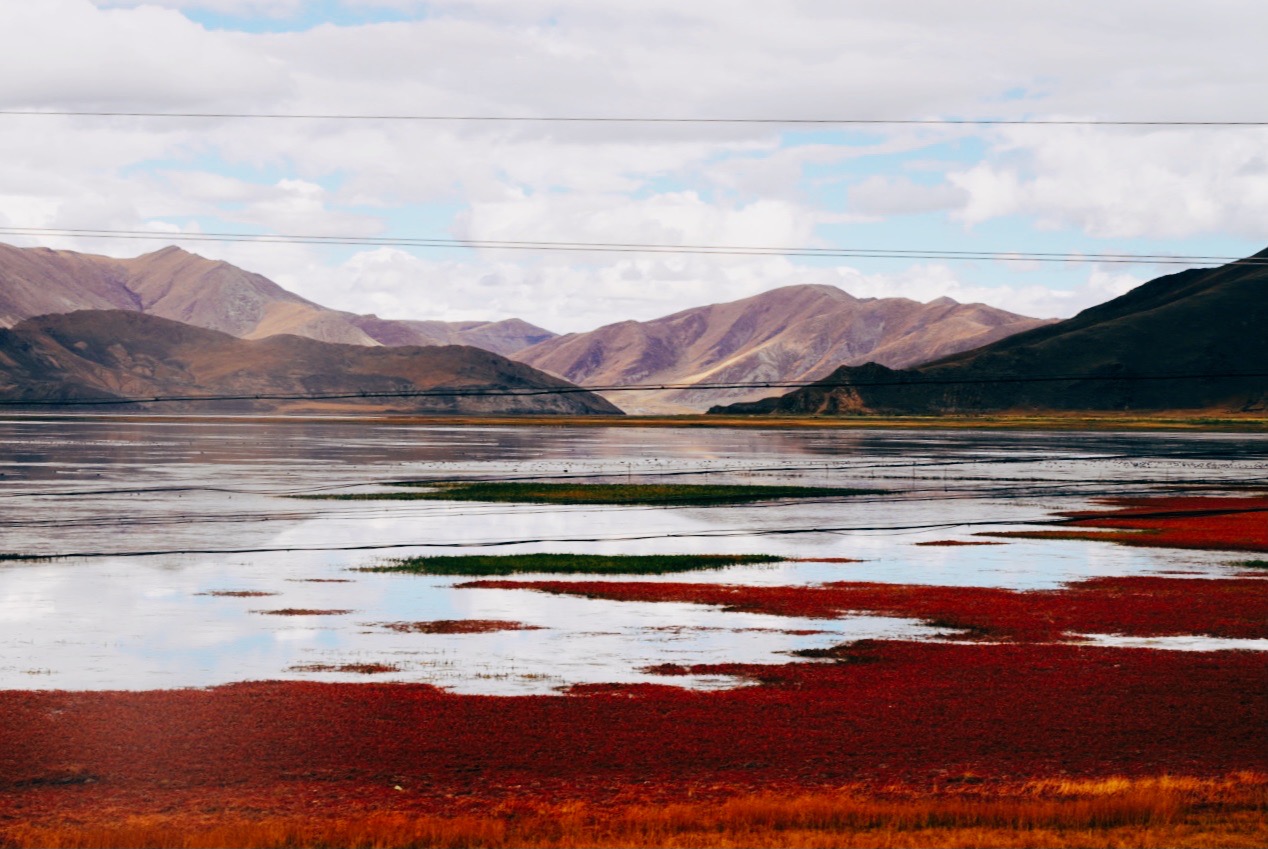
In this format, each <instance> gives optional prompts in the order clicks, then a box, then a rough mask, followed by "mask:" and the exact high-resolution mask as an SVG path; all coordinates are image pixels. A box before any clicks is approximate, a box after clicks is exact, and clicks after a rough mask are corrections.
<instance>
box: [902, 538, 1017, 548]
mask: <svg viewBox="0 0 1268 849" xmlns="http://www.w3.org/2000/svg"><path fill="white" fill-rule="evenodd" d="M915 545H924V546H944V547H948V548H949V547H951V546H956V545H1006V543H1002V542H988V541H986V540H982V539H977V540H968V539H933V540H929V541H928V542H918V543H915Z"/></svg>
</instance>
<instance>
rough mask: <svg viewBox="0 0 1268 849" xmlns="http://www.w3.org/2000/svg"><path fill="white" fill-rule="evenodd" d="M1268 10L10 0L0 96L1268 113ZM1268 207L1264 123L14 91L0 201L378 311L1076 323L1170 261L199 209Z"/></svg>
mask: <svg viewBox="0 0 1268 849" xmlns="http://www.w3.org/2000/svg"><path fill="white" fill-rule="evenodd" d="M1266 30H1268V5H1265V4H1263V3H1261V2H1258V0H1208V2H1205V3H1202V4H1197V3H1185V2H1179V0H1114V2H1109V3H1106V2H1103V0H1098V1H1097V2H1086V0H1068V2H1062V3H1049V2H1042V0H1013V1H1012V2H1005V0H991V2H982V1H981V0H954V1H953V0H761V2H756V0H692V2H690V3H684V2H681V0H439V1H438V2H420V0H153V2H134V0H38V2H35V0H0V112H3V111H8V112H22V111H40V112H50V111H52V112H57V111H62V112H65V111H80V112H84V111H89V112H149V113H165V114H168V115H170V114H172V113H204V114H205V113H216V114H226V113H228V114H235V115H243V114H246V115H251V114H254V115H259V114H285V115H309V116H314V115H316V116H329V115H362V116H364V115H451V116H452V115H468V116H471V115H479V116H498V117H522V118H542V117H608V118H630V117H635V118H637V117H656V118H696V119H699V118H756V119H767V120H768V121H769V119H891V120H894V119H896V120H910V119H920V120H924V119H1008V120H1032V121H1033V120H1048V121H1051V120H1075V121H1085V120H1097V121H1257V120H1263V119H1265V118H1268V114H1265V113H1264V112H1263V111H1262V108H1260V107H1259V104H1263V103H1265V102H1268V51H1265V50H1264V49H1263V46H1262V43H1261V39H1260V37H1259V36H1260V34H1261V33H1262V32H1264V31H1266ZM1265 222H1268V127H1192V126H1190V127H1184V126H1148V127H1139V126H1137V127H1122V126H1089V125H1061V126H1053V125H1046V126H1045V125H1038V126H1036V125H1033V124H1032V125H1030V126H1016V125H965V124H941V125H937V124H934V125H910V124H908V125H903V124H891V125H864V126H859V125H841V124H836V125H834V124H781V123H778V122H774V123H771V122H766V123H751V124H718V123H622V122H601V123H585V122H577V123H561V122H548V121H547V122H540V121H538V122H534V121H522V122H478V121H477V122H462V121H406V120H384V119H375V120H337V119H332V118H326V117H316V118H302V119H263V118H241V117H220V118H208V117H163V118H156V117H123V116H100V115H98V116H65V115H59V116H51V115H41V116H31V115H15V114H8V115H3V114H0V228H38V229H62V230H98V231H100V230H108V231H124V232H128V233H136V232H141V233H146V234H151V235H153V236H154V238H152V239H139V238H99V237H92V238H89V237H86V236H74V235H13V234H3V233H0V241H5V242H8V243H10V244H16V245H22V246H32V245H45V246H49V247H54V248H60V249H69V250H81V251H91V252H94V253H105V254H109V255H113V256H135V255H138V254H141V253H145V252H148V251H151V250H156V249H158V248H159V247H162V246H163V245H165V244H177V245H181V246H182V247H185V248H187V249H189V250H192V251H195V252H197V253H199V254H202V255H203V256H207V257H212V258H216V259H223V260H226V261H228V262H232V263H234V264H236V265H239V266H241V267H243V268H246V269H248V270H251V271H256V272H259V273H262V274H264V275H266V276H268V277H270V278H271V279H273V280H275V281H277V282H278V283H280V284H282V285H283V286H285V287H287V288H288V289H291V290H292V291H295V292H297V293H299V294H301V295H303V296H305V297H308V298H310V299H313V300H315V301H317V302H319V303H322V304H324V305H327V306H331V307H335V308H339V309H346V310H351V311H354V312H361V313H376V314H378V315H380V316H383V317H387V318H414V319H442V320H448V321H457V320H496V319H503V318H509V317H512V316H514V317H519V318H523V319H525V320H527V321H530V322H532V323H534V324H537V325H540V326H542V327H546V328H548V329H551V330H554V331H556V332H573V331H584V330H589V329H593V328H595V327H598V326H600V325H603V324H607V323H611V322H616V321H623V320H627V319H637V320H647V319H651V318H655V317H658V316H661V315H665V314H668V313H671V312H675V311H677V310H681V309H686V308H688V307H692V306H697V305H701V304H706V303H716V302H721V301H729V300H735V299H737V298H743V297H748V296H750V295H754V294H757V293H759V292H763V291H766V290H769V289H774V288H777V287H779V286H786V285H793V284H804V283H817V284H829V285H834V286H839V287H840V288H842V289H845V290H846V291H848V292H850V293H851V294H853V295H855V296H858V297H907V298H913V299H916V300H920V301H929V300H933V299H935V298H938V297H942V296H949V297H951V298H954V299H956V300H958V301H962V302H982V303H987V304H990V305H993V306H997V307H1002V308H1004V309H1009V310H1013V311H1016V312H1020V313H1023V314H1027V315H1034V316H1041V317H1065V316H1069V315H1072V314H1074V313H1075V312H1077V311H1079V310H1081V309H1084V308H1086V307H1088V306H1091V305H1094V304H1096V303H1100V302H1102V301H1104V300H1107V299H1109V298H1111V297H1114V296H1116V295H1118V294H1121V293H1123V292H1125V291H1127V290H1128V289H1130V288H1131V287H1133V286H1135V285H1138V284H1139V283H1141V282H1144V281H1146V280H1149V279H1152V278H1154V277H1157V276H1159V275H1161V274H1164V273H1170V272H1172V271H1175V270H1177V268H1179V267H1182V266H1175V265H1163V264H1156V263H1149V262H1132V263H1108V262H1090V261H1063V262H1036V261H1034V260H1032V259H1026V258H1015V257H1014V258H1007V257H1005V258H1001V259H973V260H967V259H966V260H955V259H946V258H943V259H928V258H918V257H907V258H897V259H895V258H853V257H850V258H842V257H805V256H783V255H761V256H755V255H751V254H749V255H745V254H733V255H717V254H711V255H699V254H689V253H672V252H670V253H664V252H661V253H648V252H640V251H638V250H632V251H624V252H599V251H584V250H583V251H558V250H556V251H541V250H531V251H530V250H508V249H494V248H487V247H485V248H455V247H407V246H394V245H367V244H360V245H355V244H353V245H329V244H307V243H294V242H261V241H225V242H210V241H197V240H195V239H194V238H192V237H191V234H199V233H202V234H210V233H231V234H256V235H268V234H283V235H303V236H327V237H338V238H344V239H346V238H349V237H355V238H368V237H373V238H380V239H385V240H403V239H415V240H417V239H433V240H434V239H440V240H453V239H459V240H476V241H539V242H570V243H585V244H594V243H605V244H626V245H629V244H632V245H645V244H655V245H671V246H683V245H721V246H739V247H749V246H756V247H796V248H836V249H861V250H876V249H881V250H890V251H912V252H916V253H921V252H929V251H935V252H947V251H973V252H990V253H1018V254H1027V253H1052V254H1060V255H1068V254H1078V255H1087V254H1105V253H1120V254H1151V255H1152V254H1169V255H1180V256H1186V257H1187V256H1203V257H1239V256H1246V255H1249V254H1252V253H1256V252H1258V251H1260V250H1263V249H1264V248H1265V247H1268V236H1265V230H1266V228H1265ZM1200 264H1206V265H1212V264H1219V261H1218V260H1211V261H1208V262H1204V263H1200Z"/></svg>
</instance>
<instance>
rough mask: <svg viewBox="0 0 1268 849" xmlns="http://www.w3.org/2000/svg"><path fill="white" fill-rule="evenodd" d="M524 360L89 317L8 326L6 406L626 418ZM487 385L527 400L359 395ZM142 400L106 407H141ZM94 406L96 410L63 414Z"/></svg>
mask: <svg viewBox="0 0 1268 849" xmlns="http://www.w3.org/2000/svg"><path fill="white" fill-rule="evenodd" d="M571 388H573V387H572V385H571V384H569V383H568V382H567V381H563V380H560V379H559V378H556V377H552V376H550V375H547V374H543V373H542V372H539V371H537V370H536V369H533V368H530V367H528V366H526V365H523V364H522V363H516V362H512V361H510V360H508V359H506V358H505V357H502V356H499V355H497V354H494V353H492V352H490V351H484V350H481V349H478V348H472V347H464V346H457V345H447V346H439V347H437V346H431V347H413V346H408V347H407V346H402V347H391V348H387V347H374V348H372V347H366V346H362V345H342V344H336V343H330V342H319V341H317V340H315V339H306V338H302V337H299V336H288V335H284V336H269V337H267V338H264V339H257V340H245V339H238V338H236V337H234V336H230V335H228V334H226V333H220V332H217V331H214V330H205V329H203V328H201V327H194V326H192V325H189V324H181V323H180V322H176V321H170V320H168V319H164V318H158V317H156V316H150V315H145V314H143V313H139V312H126V311H122V310H82V311H79V312H74V313H69V314H65V315H49V316H41V317H38V318H33V319H28V320H26V321H24V322H21V323H20V324H18V325H17V326H15V327H13V328H10V329H0V402H4V403H5V406H6V407H13V406H15V402H26V401H30V402H50V401H57V402H62V401H83V400H85V399H111V398H119V397H123V398H136V397H153V396H172V395H175V396H190V395H194V396H206V395H233V396H256V395H263V396H269V395H300V396H304V395H313V394H318V395H347V396H350V397H347V398H344V399H340V400H339V401H338V403H339V404H340V405H341V406H342V407H343V408H348V407H352V408H359V409H362V410H373V411H380V412H383V411H386V412H440V413H465V414H472V413H474V414H482V413H489V414H495V415H496V414H523V413H533V414H541V413H546V414H563V415H576V414H581V415H590V414H595V413H599V414H608V415H619V414H620V410H618V409H617V408H616V407H614V406H612V405H611V404H609V403H608V402H607V401H605V400H603V399H602V398H599V397H598V396H596V395H593V394H591V393H588V392H570V391H564V392H562V393H557V394H555V393H553V392H552V390H558V389H563V390H569V389H571ZM482 390H493V391H499V392H505V391H516V392H533V391H535V390H546V393H543V394H529V395H518V396H516V395H506V394H502V395H478V396H474V397H472V396H470V395H466V396H464V395H461V394H455V395H442V396H433V397H415V398H403V397H396V398H373V397H370V398H364V399H362V398H360V397H359V396H360V395H361V394H362V393H370V394H373V393H401V392H422V391H432V392H448V391H453V392H455V393H471V392H478V391H482ZM330 403H333V402H322V401H312V400H304V399H302V398H301V399H297V400H278V399H268V398H258V399H257V398H245V399H239V400H223V401H218V402H214V403H211V402H194V401H176V402H165V403H163V404H162V405H161V406H154V409H158V410H161V411H163V412H180V411H184V410H192V411H195V412H208V411H220V412H225V411H233V412H268V411H287V412H301V411H310V412H311V411H320V410H327V409H329V406H328V405H329V404H330ZM145 408H146V405H144V404H140V405H137V404H133V405H125V406H120V407H114V406H111V407H109V408H107V409H111V410H115V409H122V410H129V409H131V410H135V409H145ZM65 409H71V410H74V409H97V408H94V407H88V408H76V407H69V408H65V407H57V410H58V411H64V410H65Z"/></svg>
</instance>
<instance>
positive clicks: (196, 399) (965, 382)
mask: <svg viewBox="0 0 1268 849" xmlns="http://www.w3.org/2000/svg"><path fill="white" fill-rule="evenodd" d="M1265 377H1268V372H1204V373H1197V374H1123V375H1104V374H1067V375H1032V376H1029V377H1003V376H1000V377H978V378H952V379H937V378H935V379H929V380H921V379H918V378H917V379H909V380H869V381H757V382H735V383H641V384H612V385H607V386H548V387H531V388H525V389H483V388H482V389H417V390H401V391H397V392H280V393H249V394H248V393H244V394H220V395H137V396H116V397H111V398H57V399H29V400H22V399H13V398H8V399H0V406H4V407H75V406H78V407H84V406H117V405H121V404H161V403H173V402H189V403H203V402H213V401H347V400H373V399H381V398H531V397H538V396H543V395H575V394H582V393H602V392H657V391H671V390H695V389H709V390H714V389H804V388H809V387H813V388H817V389H857V388H870V387H881V386H891V387H907V388H910V389H922V388H925V387H929V386H977V385H986V384H1001V383H1060V382H1077V381H1105V382H1125V383H1133V382H1140V381H1160V380H1233V379H1241V378H1265Z"/></svg>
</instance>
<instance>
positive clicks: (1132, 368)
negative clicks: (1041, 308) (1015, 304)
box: [709, 250, 1268, 415]
mask: <svg viewBox="0 0 1268 849" xmlns="http://www.w3.org/2000/svg"><path fill="white" fill-rule="evenodd" d="M1265 287H1268V250H1265V251H1263V252H1261V253H1258V254H1255V255H1254V256H1252V257H1250V258H1248V259H1246V260H1242V261H1238V262H1234V263H1229V264H1228V265H1224V266H1221V267H1218V268H1200V269H1190V270H1187V271H1181V272H1179V273H1177V274H1168V275H1166V276H1164V277H1159V278H1157V279H1155V280H1152V281H1150V282H1148V283H1145V284H1143V285H1141V286H1138V287H1137V288H1135V289H1133V290H1131V291H1130V292H1128V293H1126V294H1124V295H1122V296H1120V297H1117V298H1114V299H1113V300H1111V301H1107V302H1106V303H1103V304H1100V305H1099V306H1095V307H1092V308H1090V309H1086V310H1084V311H1083V312H1081V313H1079V314H1078V315H1076V316H1074V317H1073V318H1070V319H1067V320H1065V321H1060V322H1057V323H1055V324H1050V325H1048V326H1045V327H1039V328H1035V329H1033V330H1029V331H1027V332H1024V333H1019V334H1017V335H1015V336H1010V337H1008V338H1007V339H1003V340H1001V341H998V342H995V343H993V344H990V345H986V346H984V347H981V348H977V349H975V350H971V351H967V352H963V353H959V354H955V355H952V356H948V357H944V358H942V359H938V360H935V361H933V362H930V363H927V364H925V365H922V366H920V367H919V368H916V369H909V370H893V369H889V368H886V367H884V366H881V365H875V364H873V365H865V366H862V367H848V366H847V367H842V368H839V369H837V370H836V371H834V372H833V373H832V374H830V375H828V376H827V377H826V378H824V379H823V380H822V381H820V382H819V384H818V385H812V386H809V387H805V388H802V389H798V390H795V391H793V392H790V393H788V394H786V395H783V396H780V397H771V398H766V399H763V400H761V401H758V402H754V403H739V404H732V405H729V406H718V407H715V408H713V409H711V410H710V411H709V412H711V413H726V414H738V413H766V414H770V413H774V414H798V415H806V414H825V415H835V414H843V413H948V412H955V413H963V412H978V411H1022V410H1103V411H1124V410H1140V411H1151V410H1243V411H1256V410H1257V411H1262V410H1264V409H1265V408H1266V406H1268V296H1266V295H1265V292H1266V289H1265Z"/></svg>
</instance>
